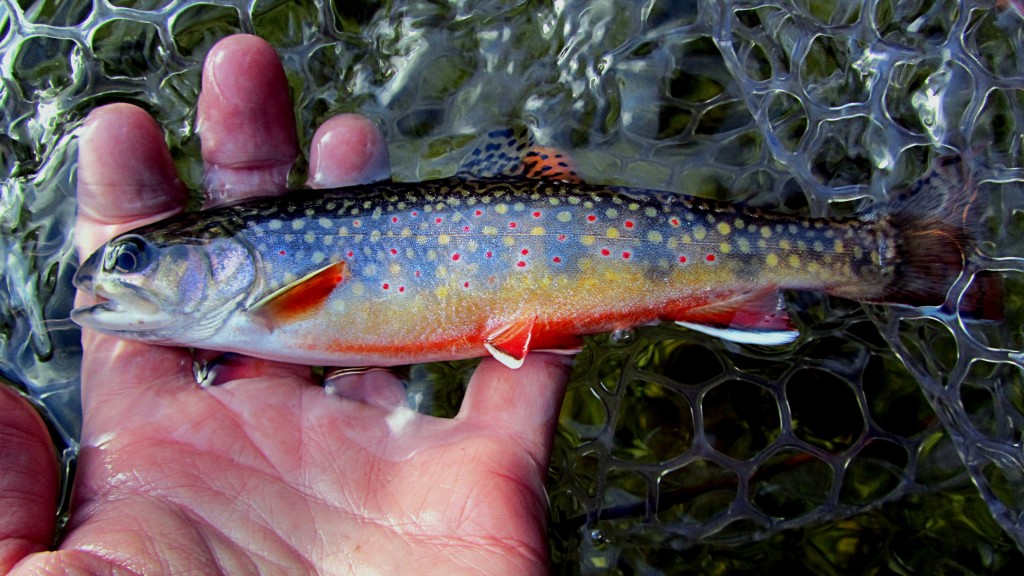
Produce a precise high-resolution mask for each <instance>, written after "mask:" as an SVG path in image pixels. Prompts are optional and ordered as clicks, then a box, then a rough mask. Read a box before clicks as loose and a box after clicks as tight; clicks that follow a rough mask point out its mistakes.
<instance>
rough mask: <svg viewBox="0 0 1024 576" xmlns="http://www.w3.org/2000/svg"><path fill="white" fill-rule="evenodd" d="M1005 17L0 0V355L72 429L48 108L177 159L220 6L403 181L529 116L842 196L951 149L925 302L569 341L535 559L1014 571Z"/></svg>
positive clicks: (1012, 257)
mask: <svg viewBox="0 0 1024 576" xmlns="http://www.w3.org/2000/svg"><path fill="white" fill-rule="evenodd" d="M1022 30H1024V16H1022V12H1021V6H1020V5H1019V4H1018V3H1016V2H1014V1H1009V0H1007V1H1003V0H1000V1H989V2H968V1H961V2H955V1H951V0H946V1H942V0H939V1H925V0H916V1H907V2H896V1H893V0H864V1H862V2H842V1H835V2H819V1H814V2H811V1H809V0H788V1H785V0H784V1H774V2H754V1H746V2H741V1H735V2H731V1H724V0H719V1H712V0H707V1H694V2H685V1H654V0H648V1H644V2H640V1H637V2H611V1H601V0H599V1H596V2H582V1H571V0H559V1H555V2H550V3H548V2H521V3H510V2H497V1H490V2H488V1H477V2H471V1H461V2H459V1H454V2H445V3H441V2H426V1H417V0H411V1H409V2H390V3H386V4H385V5H383V6H378V5H377V4H375V3H370V2H362V1H349V2H323V1H316V2H313V1H310V2H303V1H235V2H230V1H228V2H214V3H202V4H197V3H193V2H186V1H170V2H160V1H152V2H132V1H127V0H120V1H116V2H115V1H108V0H93V1H82V0H79V1H72V2H56V1H41V2H28V1H21V2H14V1H13V0H0V63H2V69H0V79H2V84H0V115H2V116H0V125H2V126H4V131H2V132H0V176H2V182H3V185H2V186H3V187H2V197H0V243H2V245H0V253H2V254H3V255H4V258H5V263H4V266H3V271H2V280H3V289H2V290H0V352H2V354H0V368H2V370H3V373H4V374H5V375H6V377H7V378H8V379H9V380H11V381H12V382H17V383H20V384H22V385H23V386H25V387H26V388H27V389H28V391H29V394H30V395H31V396H33V397H34V398H36V399H37V400H38V401H39V402H41V403H42V404H43V405H45V407H46V409H47V410H48V411H49V413H50V415H51V416H52V418H53V421H54V424H55V426H56V427H57V428H58V429H59V431H60V432H61V433H62V435H63V436H64V437H65V438H66V439H68V440H70V442H71V444H72V450H71V451H70V452H69V454H71V453H73V438H74V437H75V435H76V434H77V429H78V426H79V419H78V418H79V417H78V410H79V408H78V404H77V370H78V360H79V354H80V349H79V347H78V343H77V338H78V333H77V331H76V330H75V329H74V328H73V327H72V326H71V325H70V323H69V322H68V321H67V320H66V318H67V311H68V308H69V306H70V299H71V296H72V294H71V287H70V281H69V279H70V275H71V274H72V273H73V270H74V265H73V263H74V262H75V260H76V257H75V255H74V254H73V251H72V246H71V240H70V237H69V236H70V235H69V232H68V231H69V230H70V223H71V221H72V218H73V213H74V204H73V197H74V193H73V190H74V187H73V186H74V162H73V158H74V153H75V141H74V128H75V127H76V125H77V123H78V122H79V121H80V120H81V119H82V118H84V116H85V114H87V113H88V111H89V110H90V109H92V108H94V107H95V106H97V105H100V104H103V103H107V102H112V101H130V102H134V103H137V104H139V105H141V106H143V107H145V108H146V109H147V110H149V111H150V112H151V113H152V114H153V115H154V116H155V117H156V118H157V120H158V121H159V122H161V124H163V125H164V126H165V127H166V128H167V139H168V142H169V144H170V146H171V149H172V152H173V154H174V157H175V160H176V162H177V164H178V166H179V170H180V171H181V173H182V175H183V178H184V179H185V180H186V182H188V183H189V184H191V185H192V187H193V188H198V187H199V186H200V185H201V182H202V165H201V160H200V157H199V149H198V137H197V135H196V132H195V126H194V118H195V102H196V97H197V91H198V87H199V76H200V70H201V65H202V59H203V57H204V55H205V54H206V52H207V51H208V49H209V47H210V46H211V45H212V44H213V43H214V42H216V41H217V40H218V39H220V38H222V37H224V36H225V35H228V34H231V33H235V32H249V33H256V34H259V35H261V36H263V37H264V38H266V39H268V40H269V41H270V42H272V43H273V44H274V45H275V47H276V48H277V49H278V50H279V53H280V54H281V57H282V60H283V61H284V63H285V68H286V70H287V72H288V79H289V83H290V85H291V89H292V93H293V97H294V100H295V106H296V109H297V119H298V126H299V130H300V140H301V141H302V142H303V143H305V144H308V142H309V140H310V138H311V137H312V131H313V129H314V128H315V126H316V125H317V124H318V123H319V122H322V121H323V120H324V119H325V118H327V117H329V116H331V115H333V114H336V113H339V112H347V111H358V112H360V113H363V114H366V115H369V116H371V117H373V118H375V119H377V120H379V121H380V122H381V124H382V126H383V127H384V130H385V132H386V134H387V136H388V140H389V143H390V144H391V149H392V158H393V160H394V164H395V177H396V178H397V179H402V180H417V179H423V178H429V177H435V176H442V175H448V174H451V173H452V172H454V171H455V167H456V165H457V163H458V161H459V160H460V159H461V157H462V156H463V154H464V153H465V152H466V147H467V146H468V145H469V143H470V142H471V141H472V140H473V139H474V138H475V137H476V136H477V135H478V134H479V133H481V132H483V131H486V130H488V129H490V128H493V127H495V126H502V125H510V124H520V123H525V124H528V125H529V126H530V128H531V129H532V130H533V132H534V133H535V135H536V137H537V139H538V140H539V141H541V142H544V143H546V144H553V145H558V146H561V147H563V148H566V149H569V150H571V151H573V152H574V154H575V156H576V158H577V160H578V163H579V165H580V168H581V172H582V173H584V174H586V175H587V176H588V178H589V179H590V180H592V181H594V182H606V183H621V184H627V183H628V184H630V185H634V186H647V187H652V188H662V189H672V190H678V191H681V192H685V193H689V194H695V195H700V196H706V197H713V198H721V199H728V200H734V201H743V202H747V203H750V204H754V205H758V206H766V207H771V208H773V209H777V210H784V211H788V212H792V213H799V214H805V215H813V216H822V215H845V214H851V213H856V212H858V211H863V210H865V209H868V208H869V207H870V206H872V205H875V204H876V203H878V202H881V201H884V200H885V199H886V198H889V197H891V196H892V194H893V193H895V192H898V191H899V190H900V189H901V188H902V187H904V186H906V185H908V184H909V183H911V182H913V181H914V180H915V179H916V178H917V177H919V176H920V175H921V174H922V173H923V172H924V171H925V170H926V169H927V167H928V165H929V162H930V161H931V160H932V159H934V158H935V157H937V156H939V155H942V154H948V153H957V154H961V155H964V156H966V157H968V158H970V159H971V162H972V165H973V166H974V167H975V170H976V174H977V176H976V177H977V181H978V186H979V188H980V190H981V192H983V197H984V198H985V199H986V202H987V203H988V204H989V206H988V207H987V209H986V210H984V211H983V212H984V225H983V230H984V232H983V238H982V242H981V244H980V247H979V250H978V252H977V253H976V254H972V255H971V256H970V259H969V263H968V269H967V271H966V272H965V274H964V275H963V276H962V277H961V279H960V280H959V281H958V282H957V284H956V285H955V286H954V287H953V289H952V290H951V291H950V295H949V297H948V299H947V300H948V301H947V303H946V304H945V305H943V306H937V307H934V308H912V309H911V308H898V307H889V306H874V305H869V306H865V305H859V304H854V303H851V302H848V301H843V300H838V299H829V298H825V297H823V296H820V295H814V294H790V295H788V301H789V303H790V308H791V314H792V315H794V316H795V319H796V321H797V323H798V325H799V326H800V327H801V331H802V336H801V338H800V339H799V340H798V341H797V342H796V343H794V344H793V345H792V346H789V347H785V348H781V349H762V348H756V347H749V346H740V345H736V344H730V343H726V342H721V341H716V340H710V339H708V338H707V337H700V336H697V335H694V334H692V333H688V332H686V331H684V330H682V329H677V328H670V327H650V328H643V329H638V330H636V331H630V332H620V333H615V334H611V335H605V336H602V337H597V338H592V339H590V340H589V341H588V345H587V348H586V349H585V350H584V352H583V353H582V354H581V355H580V356H579V357H578V359H577V361H576V364H575V368H574V374H573V380H572V382H571V385H570V388H569V391H568V394H567V397H566V401H565V405H564V409H563V412H562V418H561V423H560V426H559V433H558V437H557V439H556V446H555V452H554V455H553V457H552V462H551V474H550V479H549V494H550V500H551V545H552V551H553V559H554V563H555V567H556V569H558V570H559V571H563V572H570V573H573V572H579V573H607V572H609V571H613V572H619V573H636V572H642V573H656V572H667V573H674V572H677V571H682V570H699V571H700V572H722V571H726V570H730V571H737V570H747V571H754V570H757V571H759V572H765V571H770V570H776V569H777V570H783V569H802V570H800V571H807V570H808V569H809V570H811V571H814V572H818V573H836V572H851V571H853V572H859V571H873V570H877V569H878V567H880V566H885V567H887V569H888V570H889V571H893V572H898V573H906V572H912V571H922V572H924V571H934V570H943V571H965V572H979V571H987V572H995V571H1004V570H1009V571H1012V570H1019V569H1021V568H1024V559H1022V556H1021V552H1020V549H1021V548H1022V547H1024V518H1022V513H1024V452H1022V449H1021V431H1022V430H1024V388H1022V378H1021V376H1022V373H1021V368H1022V367H1024V352H1022V350H1024V343H1022V334H1021V317H1022V314H1024V303H1022V301H1021V296H1020V295H1021V294H1024V292H1022V291H1021V289H1020V283H1021V282H1020V275H1019V272H1021V271H1024V260H1022V259H1021V258H1019V257H1018V256H1019V255H1021V254H1024V194H1022V187H1021V181H1024V171H1022V166H1024V152H1022V144H1024V141H1022V138H1021V136H1020V128H1021V126H1022V125H1024V124H1022V121H1024V92H1022V90H1024V62H1022V59H1024V47H1022V46H1021V45H1020V44H1021V43H1022V42H1024V35H1022V34H1021V31H1022ZM303 171H304V165H303V161H301V160H300V162H299V163H298V165H297V166H296V168H295V171H294V174H295V178H294V180H295V182H296V183H297V182H299V181H300V180H301V176H300V175H301V174H302V173H303ZM979 274H981V275H988V276H990V277H995V278H997V279H998V280H999V282H1000V283H1001V284H1002V294H997V295H993V296H992V297H993V298H995V299H999V298H1001V299H1003V301H1004V302H1003V304H1004V308H1005V319H1004V321H1002V322H981V321H972V320H969V319H965V318H961V317H960V316H959V315H958V313H957V312H956V309H957V306H956V305H955V304H956V302H957V301H958V300H959V298H960V297H961V295H962V294H963V293H964V292H965V291H967V290H968V288H969V286H970V284H971V283H972V282H974V280H975V278H976V277H977V276H978V275H979ZM471 364H472V363H468V364H467V363H456V364H453V365H443V366H425V367H424V366H420V367H414V368H413V369H412V370H411V371H410V376H409V391H410V398H412V399H413V401H414V402H416V403H417V404H418V405H419V407H420V409H421V410H424V411H428V412H432V413H437V414H450V413H452V412H453V411H454V410H455V409H456V408H457V405H458V402H459V398H460V392H461V387H462V385H463V382H464V381H465V376H466V374H467V373H468V371H469V370H471V368H472V365H471Z"/></svg>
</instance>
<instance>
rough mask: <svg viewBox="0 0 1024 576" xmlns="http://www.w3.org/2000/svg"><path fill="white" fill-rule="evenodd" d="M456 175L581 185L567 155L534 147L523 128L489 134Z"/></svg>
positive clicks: (531, 139) (494, 131) (571, 160)
mask: <svg viewBox="0 0 1024 576" xmlns="http://www.w3.org/2000/svg"><path fill="white" fill-rule="evenodd" d="M458 175H459V176H461V177H463V178H474V179H480V178H500V177H516V178H529V179H532V180H558V181H561V182H571V183H575V184H579V183H582V182H583V180H582V179H581V178H580V176H579V171H578V170H577V168H576V163H575V162H574V161H573V159H572V158H571V157H570V156H569V155H567V154H565V153H564V152H562V151H560V150H557V149H555V148H548V147H545V146H537V144H536V143H535V142H534V140H533V136H532V135H531V134H530V131H529V130H528V129H526V128H525V127H520V128H518V129H512V128H501V129H497V130H491V131H490V132H488V133H487V135H486V136H485V137H483V138H481V139H480V141H479V142H478V143H477V146H476V148H475V149H474V150H473V151H472V152H470V153H469V155H467V156H466V157H465V158H464V159H463V160H462V164H461V165H460V166H459V170H458Z"/></svg>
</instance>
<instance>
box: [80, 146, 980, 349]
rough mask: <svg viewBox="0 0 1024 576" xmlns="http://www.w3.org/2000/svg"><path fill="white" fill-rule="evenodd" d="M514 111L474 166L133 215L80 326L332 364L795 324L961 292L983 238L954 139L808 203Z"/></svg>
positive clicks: (102, 265) (762, 332)
mask: <svg viewBox="0 0 1024 576" xmlns="http://www.w3.org/2000/svg"><path fill="white" fill-rule="evenodd" d="M526 149H527V147H526V146H524V145H523V142H522V138H520V137H517V136H516V135H515V134H514V133H512V132H511V131H497V132H494V133H492V134H491V135H490V140H489V141H488V143H487V144H486V145H485V146H483V147H482V148H481V149H479V150H478V152H477V153H475V154H474V155H473V157H472V158H471V161H470V162H469V163H468V164H467V166H468V169H467V170H465V171H463V173H461V174H460V175H458V176H456V177H452V178H447V179H441V180H433V181H427V182H417V183H378V184H371V185H364V186H354V187H349V188H342V189H335V190H309V191H300V192H291V193H288V194H287V195H284V196H280V197H273V198H263V199H255V200H246V201H244V202H241V203H238V204H234V205H229V206H223V207H218V208H214V209H211V210H206V211H202V212H195V213H189V214H181V215H178V216H175V217H172V218H169V219H167V220H165V221H162V222H158V223H155V224H152V225H148V226H145V227H142V228H139V229H137V230H134V231H132V232H129V233H127V234H124V235H122V236H119V237H117V238H115V239H113V240H111V241H110V242H108V243H107V244H106V245H105V246H103V247H102V248H100V249H99V250H98V251H97V252H96V253H95V254H93V255H92V256H90V257H89V258H88V259H87V260H86V261H85V263H84V264H82V266H81V268H80V269H79V271H78V273H77V274H76V276H75V285H76V286H77V287H78V288H79V289H81V290H84V291H87V292H90V293H92V294H94V295H96V296H97V297H98V299H99V303H97V304H95V305H91V306H86V307H81V308H78V309H76V310H74V311H73V312H72V318H73V319H74V321H75V322H77V323H79V324H80V325H82V326H84V327H87V328H91V329H95V330H99V331H102V332H106V333H110V334H114V335H117V336H121V337H125V338H133V339H138V340H144V341H148V342H153V343H159V344H169V345H180V346H190V347H196V348H202V349H212V350H219V351H229V352H239V353H243V354H248V355H252V356H258V357H263V358H268V359H273V360H282V361H288V362H298V363H306V364H311V365H328V366H355V367H362V366H391V365H400V364H409V363H418V362H433V361H441V360H454V359H463V358H471V357H476V356H484V355H487V354H490V355H493V356H494V357H495V358H497V359H498V360H500V361H501V362H503V363H504V364H505V365H507V366H510V367H512V368H516V367H518V366H520V365H521V364H522V363H523V360H524V358H525V357H526V355H527V353H528V352H529V351H530V350H553V351H561V352H567V353H572V352H574V351H577V350H578V349H579V347H580V344H581V341H580V336H581V335H585V334H593V333H600V332H607V331H612V330H616V329H621V328H628V327H633V326H638V325H644V324H650V323H654V322H659V321H670V322H678V323H681V324H683V325H685V326H688V327H690V328H694V329H697V330H701V331H703V332H707V333H709V334H713V335H715V336H718V337H723V338H728V339H732V340H735V341H739V342H745V343H754V344H764V345H773V344H784V343H788V342H791V341H793V340H794V339H795V338H796V337H797V335H798V333H797V330H796V329H795V328H794V326H793V324H792V323H791V322H790V319H789V317H788V315H787V313H786V310H785V308H784V306H783V302H782V301H781V300H780V290H782V289H794V290H811V291H822V292H826V293H828V294H831V295H835V296H840V297H844V298H850V299H854V300H859V301H871V302H893V303H906V304H939V303H941V302H943V301H944V299H945V297H946V292H947V290H948V289H949V287H950V285H951V284H952V283H953V281H954V280H956V278H957V277H958V275H959V274H960V273H961V271H962V269H963V263H964V254H965V251H966V250H967V249H968V247H969V246H970V243H971V237H970V234H969V233H968V232H967V230H968V225H967V222H966V221H965V218H966V208H967V199H966V198H964V197H965V196H966V194H965V192H964V191H965V190H967V188H968V186H969V182H968V178H967V176H966V175H965V172H964V170H963V167H962V165H961V163H960V161H959V160H957V159H951V158H945V159H940V160H939V161H938V162H937V163H936V166H935V167H934V168H933V170H932V172H931V173H930V174H929V175H927V176H926V177H925V178H924V179H922V180H921V181H920V182H919V183H918V184H917V185H916V187H915V188H918V189H919V190H914V191H911V192H910V193H909V194H908V195H907V196H906V197H904V198H903V199H900V200H896V201H894V202H893V203H892V204H891V205H889V206H887V207H885V208H883V209H879V210H876V211H875V212H874V213H872V214H871V215H868V216H865V217H863V218H844V219H825V218H817V219H806V218H798V217H793V216H787V215H779V214H770V213H764V212H760V211H755V210H749V209H745V208H743V207H740V206H735V205H730V204H726V203H719V202H713V201H709V200H701V199H696V198H690V197H686V196H682V195H679V194H674V193H669V192H659V191H650V190H641V189H632V188H623V187H613V186H596V185H587V184H583V183H581V182H579V179H578V177H577V176H576V174H575V172H574V170H573V167H572V165H571V163H570V161H569V160H568V159H567V158H564V157H561V156H559V155H558V154H557V153H555V152H553V151H548V150H540V151H538V150H537V149H533V150H532V151H530V152H526V153H525V154H524V150H526Z"/></svg>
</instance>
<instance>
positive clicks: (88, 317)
mask: <svg viewBox="0 0 1024 576" xmlns="http://www.w3.org/2000/svg"><path fill="white" fill-rule="evenodd" d="M90 288H92V289H91V290H88V289H84V287H83V286H80V287H79V289H81V290H82V291H83V292H85V293H87V294H89V295H90V296H92V299H93V302H91V303H90V304H87V305H84V306H79V307H77V308H74V309H73V310H71V320H72V321H74V322H75V323H76V324H78V325H79V326H83V327H85V328H91V329H93V330H98V331H100V332H108V333H118V332H150V331H153V330H158V329H161V328H165V327H167V326H170V325H172V324H173V323H174V319H173V317H172V316H171V315H169V314H167V313H165V312H164V311H163V310H161V308H160V306H159V305H157V304H156V302H154V301H153V300H152V299H150V298H149V297H147V295H146V294H145V293H144V292H142V291H140V290H139V289H138V288H137V287H135V286H132V285H130V284H126V285H122V286H118V288H119V289H121V290H123V293H121V294H114V293H112V292H111V291H110V290H107V289H105V288H104V287H103V286H95V285H94V286H90Z"/></svg>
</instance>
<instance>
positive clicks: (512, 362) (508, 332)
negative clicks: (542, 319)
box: [484, 316, 537, 369]
mask: <svg viewBox="0 0 1024 576" xmlns="http://www.w3.org/2000/svg"><path fill="white" fill-rule="evenodd" d="M536 323H537V317H536V316H531V317H530V318H526V319H522V320H516V321H515V322H513V323H511V324H509V325H507V326H502V327H501V328H499V329H498V330H496V331H495V332H493V333H492V334H491V335H490V336H488V337H487V339H486V340H485V341H484V348H486V349H487V351H488V352H490V353H491V356H494V358H495V359H496V360H497V361H498V362H501V363H502V364H504V365H505V366H508V367H509V368H512V369H515V368H519V367H520V366H522V365H523V362H525V361H526V354H527V353H528V352H529V351H530V340H532V339H533V327H534V325H535V324H536Z"/></svg>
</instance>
